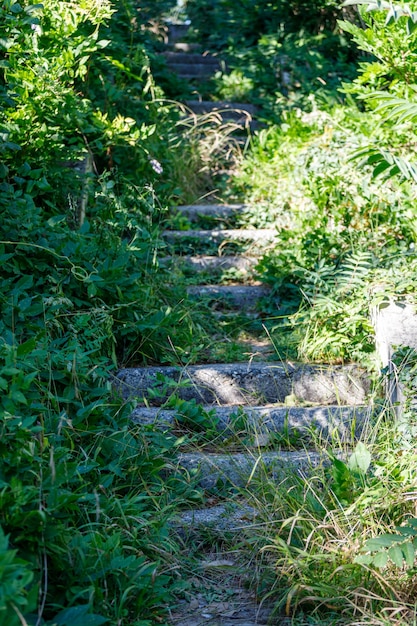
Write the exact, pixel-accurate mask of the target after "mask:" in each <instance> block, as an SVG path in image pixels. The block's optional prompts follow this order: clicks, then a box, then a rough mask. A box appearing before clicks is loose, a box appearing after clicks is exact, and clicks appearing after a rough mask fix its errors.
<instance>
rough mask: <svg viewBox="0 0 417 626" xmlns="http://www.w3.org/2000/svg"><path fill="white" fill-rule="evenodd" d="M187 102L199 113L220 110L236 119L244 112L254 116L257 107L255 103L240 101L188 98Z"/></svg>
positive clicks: (190, 107) (187, 104)
mask: <svg viewBox="0 0 417 626" xmlns="http://www.w3.org/2000/svg"><path fill="white" fill-rule="evenodd" d="M185 104H186V106H187V107H188V108H189V109H191V110H192V111H193V112H194V113H196V114H197V115H204V114H205V113H212V112H213V111H216V112H220V113H221V114H222V116H223V117H225V118H229V117H230V118H232V119H235V118H236V117H241V115H242V113H244V114H246V115H248V116H250V117H253V116H254V115H255V113H256V107H255V106H254V105H253V104H243V103H240V102H226V101H217V102H212V101H209V100H186V102H185Z"/></svg>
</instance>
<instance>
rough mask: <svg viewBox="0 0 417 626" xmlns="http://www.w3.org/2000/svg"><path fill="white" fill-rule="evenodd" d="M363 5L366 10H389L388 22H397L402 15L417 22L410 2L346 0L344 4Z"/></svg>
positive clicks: (416, 15)
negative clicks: (401, 3)
mask: <svg viewBox="0 0 417 626" xmlns="http://www.w3.org/2000/svg"><path fill="white" fill-rule="evenodd" d="M354 5H355V6H356V5H362V6H365V7H366V11H369V12H370V11H387V19H386V22H385V23H386V24H389V23H390V22H392V21H395V22H397V21H398V20H399V19H400V18H401V17H408V18H409V19H410V20H411V21H412V22H414V23H416V22H417V13H416V12H415V11H413V10H412V8H411V5H410V4H403V5H400V4H392V2H387V1H386V0H346V1H345V2H344V3H343V5H342V6H344V7H347V6H354Z"/></svg>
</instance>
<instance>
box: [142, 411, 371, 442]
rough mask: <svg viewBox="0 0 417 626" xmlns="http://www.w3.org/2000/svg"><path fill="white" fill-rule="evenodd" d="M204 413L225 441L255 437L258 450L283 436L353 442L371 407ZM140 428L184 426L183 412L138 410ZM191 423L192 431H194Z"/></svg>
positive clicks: (367, 420)
mask: <svg viewBox="0 0 417 626" xmlns="http://www.w3.org/2000/svg"><path fill="white" fill-rule="evenodd" d="M202 409H203V410H204V411H207V412H210V415H211V416H213V424H215V426H216V430H217V431H218V432H219V433H221V434H222V435H223V436H225V437H230V436H235V437H237V438H241V437H242V436H244V437H247V436H248V435H253V436H254V442H255V444H256V445H259V446H266V445H269V444H270V442H271V440H272V441H273V440H274V435H276V434H281V435H283V436H285V437H287V438H288V440H289V441H291V439H293V440H295V438H296V437H298V436H305V435H308V434H309V433H311V432H312V430H314V434H315V435H317V436H319V435H320V436H321V437H324V438H326V439H327V438H329V437H336V438H337V439H338V440H340V441H347V442H351V441H352V439H353V437H358V436H359V435H360V433H361V432H362V431H363V429H364V427H365V426H366V425H367V424H368V423H369V420H370V418H371V414H372V409H371V407H370V406H339V405H330V406H277V405H269V406H253V407H245V406H242V405H235V406H222V407H214V408H213V407H212V406H207V405H206V406H203V407H202ZM132 420H133V421H134V422H135V423H137V424H145V425H155V426H160V427H161V428H165V429H166V428H168V429H170V428H172V427H173V426H174V425H175V424H177V423H179V424H181V411H178V410H174V409H161V408H158V407H137V408H136V409H135V410H134V411H133V413H132ZM191 422H192V420H191V419H190V427H191V428H192V423H191Z"/></svg>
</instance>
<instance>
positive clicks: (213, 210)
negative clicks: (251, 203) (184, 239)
mask: <svg viewBox="0 0 417 626" xmlns="http://www.w3.org/2000/svg"><path fill="white" fill-rule="evenodd" d="M246 208H247V205H245V204H186V205H182V206H178V207H176V211H177V212H178V213H179V214H180V215H183V216H184V217H186V218H187V219H189V220H190V222H196V221H198V220H199V219H201V218H202V217H203V218H214V219H227V218H230V217H235V216H236V215H239V213H243V212H244V210H245V209H246Z"/></svg>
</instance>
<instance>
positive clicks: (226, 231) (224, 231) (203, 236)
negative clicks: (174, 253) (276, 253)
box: [162, 228, 277, 243]
mask: <svg viewBox="0 0 417 626" xmlns="http://www.w3.org/2000/svg"><path fill="white" fill-rule="evenodd" d="M162 236H163V237H164V239H166V240H167V241H169V242H175V241H178V240H185V239H196V240H198V239H200V240H203V241H205V242H214V243H219V242H222V241H252V242H257V243H259V242H262V243H267V242H270V241H273V240H274V239H275V238H276V236H277V231H276V229H275V228H214V229H211V230H164V232H163V233H162Z"/></svg>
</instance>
